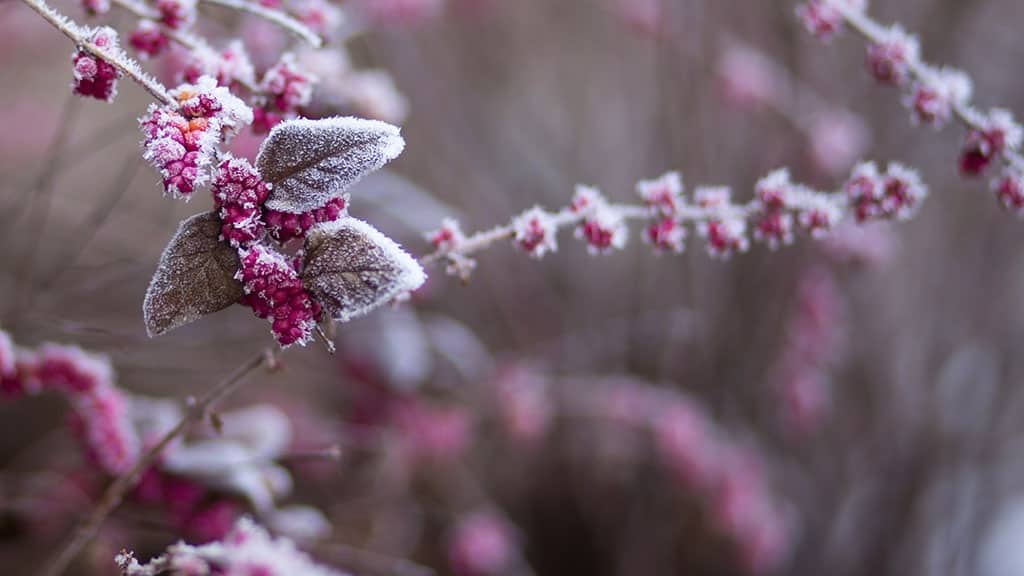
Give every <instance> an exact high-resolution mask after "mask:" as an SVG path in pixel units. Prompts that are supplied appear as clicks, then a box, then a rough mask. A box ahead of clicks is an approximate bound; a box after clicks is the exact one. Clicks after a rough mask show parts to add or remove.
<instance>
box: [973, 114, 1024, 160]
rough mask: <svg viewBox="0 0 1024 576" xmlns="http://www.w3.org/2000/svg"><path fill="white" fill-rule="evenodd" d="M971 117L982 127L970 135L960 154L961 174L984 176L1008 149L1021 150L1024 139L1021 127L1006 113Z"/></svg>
mask: <svg viewBox="0 0 1024 576" xmlns="http://www.w3.org/2000/svg"><path fill="white" fill-rule="evenodd" d="M972 117H973V118H972V119H973V121H974V123H975V124H978V125H980V126H981V128H980V129H972V130H971V131H970V132H969V133H968V134H967V141H966V142H965V143H964V147H963V150H962V152H961V155H960V171H961V172H963V173H964V174H966V175H968V176H975V175H978V174H981V173H982V172H983V171H984V170H985V168H987V167H988V165H989V164H990V163H991V162H992V160H993V159H994V158H995V157H996V156H999V155H1000V154H1002V153H1003V152H1004V151H1005V150H1006V149H1007V148H1018V147H1020V145H1021V140H1022V137H1024V132H1022V130H1021V127H1020V124H1018V123H1017V121H1016V120H1014V118H1013V114H1011V113H1010V112H1008V111H1006V110H1001V109H996V110H992V111H991V112H989V113H988V114H987V115H981V114H978V113H972Z"/></svg>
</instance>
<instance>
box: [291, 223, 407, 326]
mask: <svg viewBox="0 0 1024 576" xmlns="http://www.w3.org/2000/svg"><path fill="white" fill-rule="evenodd" d="M426 279H427V277H426V274H425V273H424V272H423V268H422V267H420V264H419V262H417V261H416V260H415V259H414V258H413V257H412V256H410V255H409V254H408V253H406V252H405V251H404V250H402V248H401V247H399V246H398V244H396V243H395V242H394V241H393V240H391V239H390V238H388V237H387V236H385V235H384V234H381V233H380V232H379V231H377V230H376V229H375V228H373V227H372V226H370V225H369V224H367V223H365V222H363V221H361V220H356V219H355V218H342V219H340V220H337V221H335V222H328V223H324V224H318V225H317V226H315V227H314V228H313V229H312V230H310V232H309V235H308V236H306V244H305V262H304V265H303V270H302V281H303V284H304V285H305V286H306V289H308V290H309V291H310V292H311V293H312V294H313V296H314V297H315V298H316V301H317V302H318V303H319V304H320V306H322V307H323V309H324V311H326V312H327V313H328V314H330V315H331V317H332V318H335V319H338V320H341V321H343V322H345V321H348V320H350V319H352V318H355V317H357V316H362V315H363V314H366V313H367V312H369V311H371V310H373V309H374V308H376V307H378V306H380V305H381V304H384V303H386V302H389V301H391V300H394V299H396V298H398V297H400V296H403V295H405V294H408V293H409V292H412V291H413V290H416V289H417V288H419V287H420V286H421V285H423V283H424V282H425V281H426Z"/></svg>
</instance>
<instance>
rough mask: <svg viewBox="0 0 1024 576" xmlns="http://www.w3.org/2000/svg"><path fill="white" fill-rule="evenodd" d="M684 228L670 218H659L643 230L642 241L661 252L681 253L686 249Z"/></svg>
mask: <svg viewBox="0 0 1024 576" xmlns="http://www.w3.org/2000/svg"><path fill="white" fill-rule="evenodd" d="M686 234H687V232H686V227H685V226H683V225H682V223H680V222H679V221H678V220H676V219H675V218H672V217H664V218H660V219H658V220H657V221H655V222H652V223H651V224H648V225H647V227H646V228H644V241H645V242H647V243H648V244H650V245H651V246H653V247H654V249H655V250H656V251H657V252H659V253H661V252H674V253H676V254H679V253H682V252H683V250H684V249H685V248H686Z"/></svg>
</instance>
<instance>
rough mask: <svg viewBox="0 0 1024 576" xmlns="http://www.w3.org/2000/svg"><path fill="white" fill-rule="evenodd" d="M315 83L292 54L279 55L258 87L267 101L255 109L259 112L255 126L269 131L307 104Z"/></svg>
mask: <svg viewBox="0 0 1024 576" xmlns="http://www.w3.org/2000/svg"><path fill="white" fill-rule="evenodd" d="M315 82H316V78H314V77H313V76H312V75H310V74H309V73H307V72H305V71H303V70H301V69H300V68H299V66H298V63H297V62H296V59H295V56H294V55H293V54H291V53H287V54H285V55H284V56H282V57H281V60H280V61H278V63H277V64H275V65H274V66H273V67H272V68H270V69H269V70H267V72H266V73H265V74H264V75H263V80H262V82H261V83H260V89H261V90H262V91H263V92H264V93H265V94H267V97H268V100H267V101H266V102H265V104H264V105H263V106H260V107H258V108H257V109H258V111H259V113H258V115H257V117H256V119H257V122H256V123H255V124H254V128H256V129H257V130H258V131H269V130H270V129H271V128H273V127H274V126H275V125H276V124H277V123H278V122H280V121H281V120H284V119H288V118H293V117H294V116H295V115H296V112H297V110H298V109H299V108H301V107H302V106H306V105H308V104H309V102H310V100H311V99H312V97H313V84H314V83H315Z"/></svg>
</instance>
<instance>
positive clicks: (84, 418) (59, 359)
mask: <svg viewBox="0 0 1024 576" xmlns="http://www.w3.org/2000/svg"><path fill="white" fill-rule="evenodd" d="M0 390H2V391H3V393H4V395H5V396H8V397H15V398H18V397H22V396H26V395H35V394H40V393H43V392H56V393H59V394H61V395H63V396H64V397H66V398H67V399H68V402H69V404H70V405H71V408H72V411H71V413H70V415H69V418H68V424H69V428H70V430H71V433H72V435H73V436H74V437H75V438H76V439H77V440H78V442H79V444H80V445H81V446H82V449H83V452H84V453H85V455H86V457H87V458H88V460H89V461H90V462H92V463H94V464H95V465H96V466H97V467H98V468H99V469H101V470H103V471H104V472H107V473H109V474H111V475H117V474H122V473H124V472H126V471H127V470H129V469H130V468H131V467H132V466H133V465H134V464H135V461H136V459H137V458H138V455H139V441H138V438H137V437H136V435H135V432H134V429H133V428H132V425H131V421H130V419H129V415H128V405H127V399H126V398H125V397H124V395H123V394H122V393H121V391H120V390H119V389H118V388H117V386H116V385H115V383H114V372H113V369H112V368H111V366H110V362H109V361H108V360H107V359H106V358H105V357H102V356H96V355H93V354H89V353H87V352H85V351H83V350H81V349H79V348H76V347H73V346H61V345H57V344H44V345H42V346H40V347H39V348H38V349H35V350H30V349H24V348H18V347H16V346H14V344H13V342H12V341H11V339H10V337H9V336H8V335H7V334H6V333H5V332H3V331H0Z"/></svg>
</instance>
